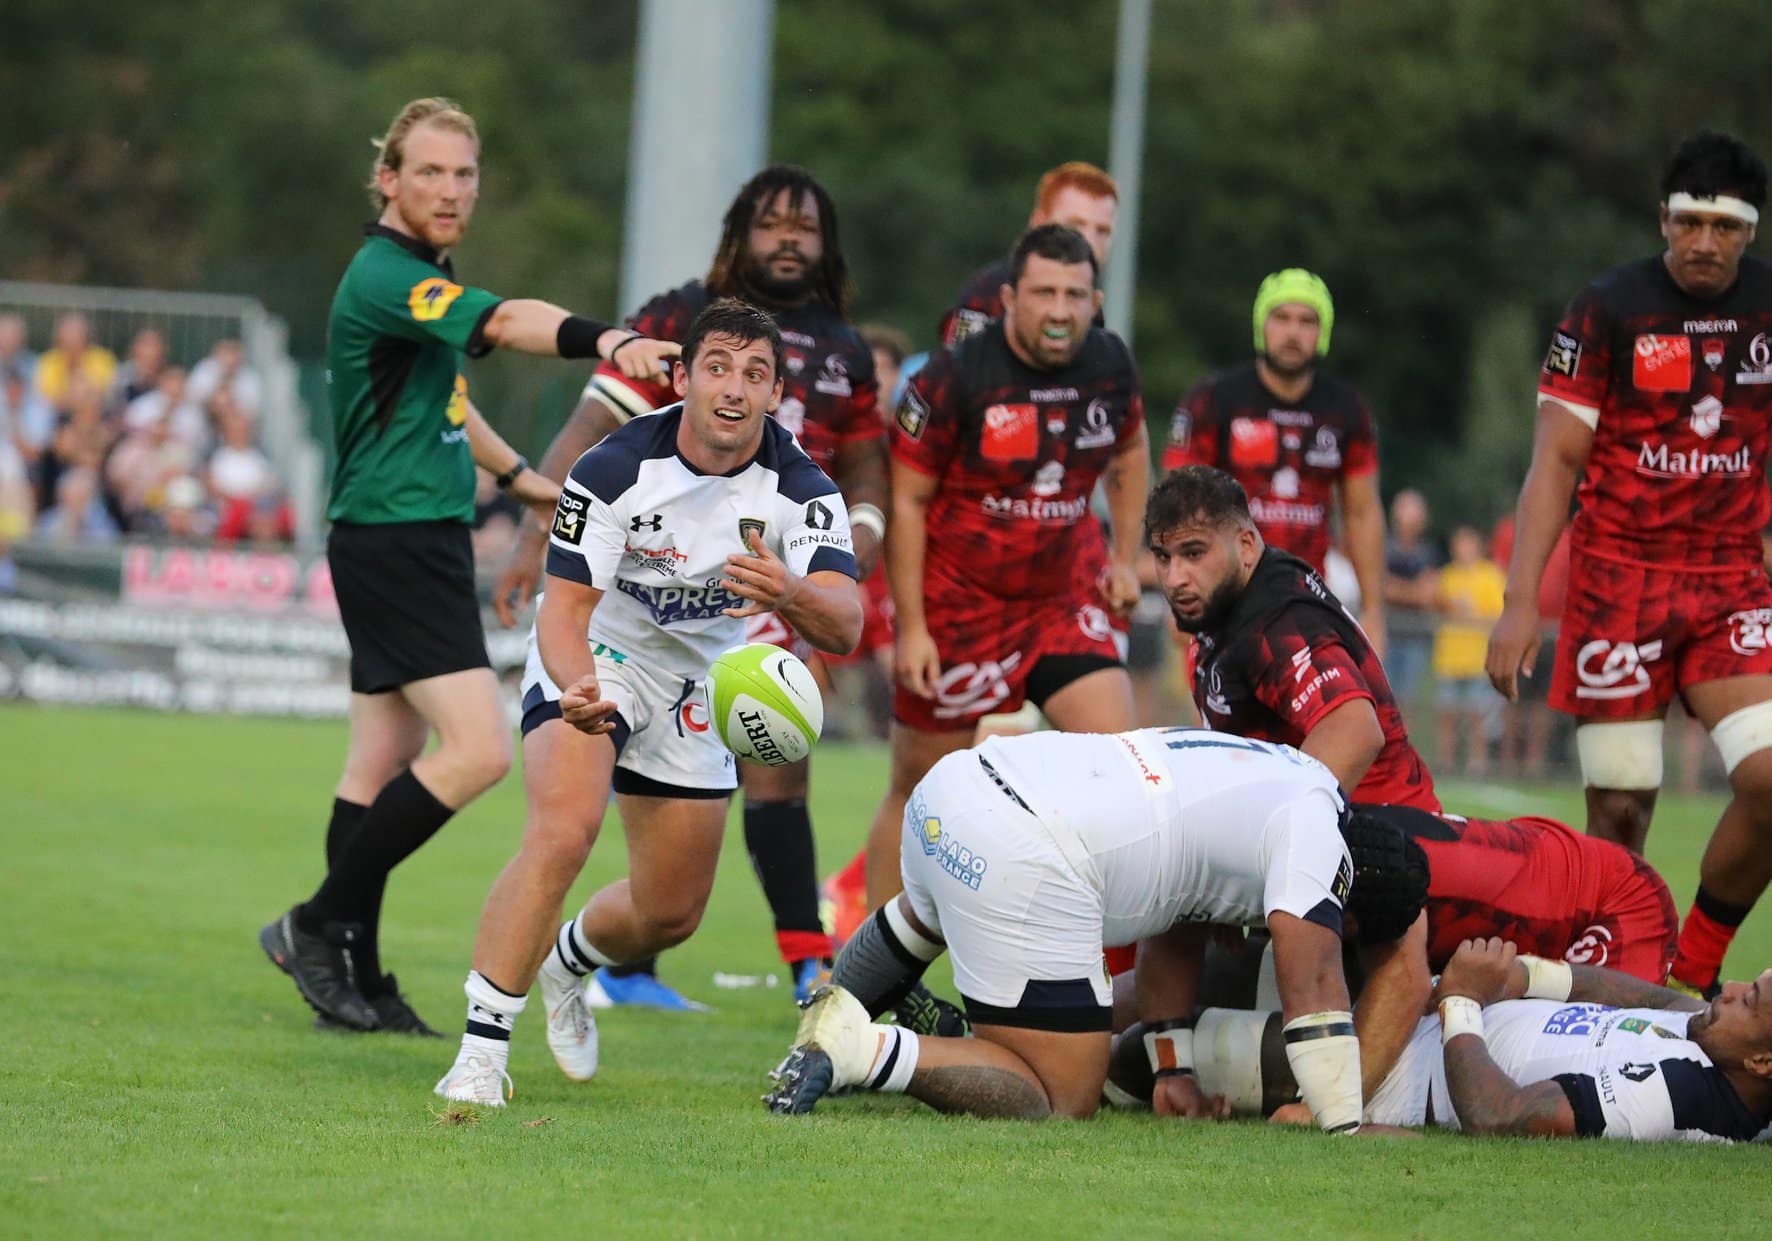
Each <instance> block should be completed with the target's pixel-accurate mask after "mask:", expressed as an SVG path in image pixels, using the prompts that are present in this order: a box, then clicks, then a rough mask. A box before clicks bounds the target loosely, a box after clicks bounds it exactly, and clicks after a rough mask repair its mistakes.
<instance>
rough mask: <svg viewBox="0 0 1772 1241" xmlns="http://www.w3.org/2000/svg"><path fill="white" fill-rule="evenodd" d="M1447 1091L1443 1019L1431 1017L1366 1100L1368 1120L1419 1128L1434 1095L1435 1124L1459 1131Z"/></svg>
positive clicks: (1420, 1025) (1423, 1021) (1418, 1027)
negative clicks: (1442, 1037)
mask: <svg viewBox="0 0 1772 1241" xmlns="http://www.w3.org/2000/svg"><path fill="white" fill-rule="evenodd" d="M1436 1080H1437V1082H1438V1085H1437V1087H1436ZM1445 1090H1446V1058H1445V1056H1444V1054H1442V1052H1441V1050H1440V1019H1439V1017H1437V1016H1432V1015H1430V1016H1427V1017H1423V1018H1422V1019H1421V1020H1420V1021H1419V1022H1417V1023H1416V1025H1415V1033H1414V1034H1412V1035H1410V1036H1409V1041H1408V1042H1407V1043H1405V1044H1404V1045H1403V1054H1402V1055H1400V1056H1398V1057H1397V1062H1396V1064H1394V1065H1392V1066H1391V1071H1390V1072H1389V1073H1386V1074H1385V1076H1384V1080H1383V1081H1382V1082H1380V1083H1378V1089H1377V1090H1374V1091H1373V1092H1372V1097H1371V1098H1370V1099H1368V1100H1366V1119H1367V1120H1368V1121H1370V1122H1372V1123H1373V1124H1375V1125H1401V1126H1403V1127H1404V1128H1407V1129H1419V1128H1421V1127H1422V1126H1423V1125H1425V1124H1427V1116H1428V1097H1429V1095H1430V1094H1432V1095H1433V1096H1434V1109H1433V1110H1434V1116H1435V1123H1436V1124H1438V1125H1440V1126H1442V1127H1445V1128H1453V1129H1456V1128H1457V1127H1458V1120H1457V1118H1456V1117H1455V1116H1453V1114H1452V1107H1451V1104H1450V1103H1449V1102H1447V1101H1446V1100H1447V1095H1446V1093H1445Z"/></svg>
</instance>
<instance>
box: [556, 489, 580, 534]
mask: <svg viewBox="0 0 1772 1241" xmlns="http://www.w3.org/2000/svg"><path fill="white" fill-rule="evenodd" d="M554 537H555V538H558V539H563V540H565V541H566V542H568V543H570V544H572V545H573V546H574V547H577V546H578V544H579V541H580V540H582V539H583V538H584V537H585V502H584V500H583V499H581V498H580V497H578V496H575V495H573V494H572V493H571V492H570V491H562V492H561V493H560V502H559V503H558V504H556V505H555V506H554Z"/></svg>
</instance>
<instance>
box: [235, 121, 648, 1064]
mask: <svg viewBox="0 0 1772 1241" xmlns="http://www.w3.org/2000/svg"><path fill="white" fill-rule="evenodd" d="M376 147H377V150H378V154H377V156H376V160H375V164H374V169H373V172H372V176H371V180H370V184H369V192H370V199H371V201H372V202H373V203H374V204H375V206H376V207H377V208H378V209H379V210H380V212H381V214H380V217H379V218H378V219H377V220H376V221H375V222H374V223H373V224H370V225H369V226H368V227H367V228H365V230H364V232H365V233H366V234H367V236H366V238H365V240H364V242H363V247H362V249H360V250H358V251H357V255H356V257H355V258H354V259H352V260H351V265H350V266H349V267H348V268H347V269H346V270H345V274H344V279H343V280H341V281H340V282H339V286H338V292H337V294H336V295H335V296H334V298H333V302H332V314H331V318H330V321H329V323H328V326H327V347H326V367H327V393H328V399H329V402H330V404H331V407H332V420H333V433H334V436H335V438H336V440H337V447H338V465H337V469H336V471H335V473H334V475H333V480H332V498H331V503H330V505H329V506H328V509H327V517H328V518H329V519H330V520H331V522H332V532H331V534H330V535H329V537H328V539H327V548H326V552H327V559H328V561H329V562H330V564H331V568H332V582H333V589H334V592H335V593H336V595H337V597H338V605H339V614H340V617H341V618H342V619H343V621H344V626H345V634H346V636H347V637H348V638H349V639H350V644H351V742H350V750H349V752H348V754H347V755H346V757H345V767H344V775H343V776H342V777H341V778H340V780H339V783H338V789H337V792H336V794H335V799H334V801H333V803H332V821H331V824H330V826H329V827H328V828H327V832H326V860H327V873H326V878H325V881H324V882H322V883H321V885H320V887H319V890H318V891H316V892H315V893H314V894H313V896H312V897H310V898H309V899H308V900H307V901H305V902H303V903H300V904H297V905H296V906H294V907H293V908H292V909H290V910H289V912H287V913H285V914H283V915H282V916H281V917H279V918H277V919H275V920H274V921H272V922H271V923H270V925H268V926H266V927H265V928H264V929H263V930H262V931H261V932H260V933H259V943H260V945H261V946H262V947H263V948H264V950H265V952H266V953H267V954H268V955H269V956H270V958H271V960H272V962H273V963H275V964H276V965H277V966H278V968H280V969H282V970H283V971H284V972H285V973H287V974H288V975H289V976H290V977H291V978H292V979H294V981H295V985H296V987H297V988H298V989H299V990H300V992H301V994H302V998H303V999H305V1000H306V1001H307V1002H308V1004H309V1005H311V1006H312V1007H313V1008H314V1010H315V1011H316V1012H318V1013H319V1014H320V1024H322V1025H330V1026H335V1027H341V1028H344V1029H350V1030H377V1029H380V1030H394V1031H400V1032H405V1033H414V1034H434V1033H435V1032H434V1031H432V1030H430V1029H429V1028H428V1027H427V1026H426V1025H425V1024H424V1022H423V1021H421V1020H420V1019H419V1017H418V1015H417V1014H416V1013H415V1012H413V1011H412V1008H411V1007H410V1006H409V1005H408V1004H407V1003H406V1002H405V1000H404V999H402V998H401V996H400V993H399V990H398V989H397V987H396V986H395V982H394V978H393V976H392V975H391V974H384V973H383V972H382V967H381V961H380V959H379V954H378V951H377V944H376V937H377V926H378V923H379V921H380V915H381V903H382V892H383V890H384V888H385V887H386V884H387V878H388V873H389V872H390V871H391V870H393V868H394V867H395V866H397V865H399V863H400V862H401V861H403V860H404V859H405V858H407V857H408V856H409V855H411V854H412V853H413V852H414V851H415V850H416V849H418V848H419V846H421V845H422V844H424V843H425V841H427V840H429V839H430V838H431V837H432V836H433V835H434V834H435V833H436V832H437V830H438V829H439V828H441V827H442V826H443V824H444V823H445V822H447V821H448V819H449V817H450V816H451V815H453V814H454V813H455V812H456V811H457V810H459V809H461V808H462V807H463V806H465V805H467V804H468V803H469V802H470V801H472V800H473V799H474V798H476V797H478V796H479V795H480V794H481V793H483V792H484V791H485V790H486V789H488V788H490V787H491V786H492V785H493V784H495V783H497V782H498V780H499V779H500V778H501V777H502V776H503V775H504V774H505V772H506V771H507V770H508V769H509V768H510V765H511V737H510V730H509V728H508V727H507V724H506V720H505V714H504V707H503V704H502V702H501V700H500V697H499V693H498V683H497V681H496V680H495V678H494V676H493V673H492V669H491V666H490V664H489V661H488V660H487V657H486V642H485V635H484V633H483V632H482V630H481V626H480V609H479V604H478V602H477V600H476V598H475V594H474V562H473V555H472V551H471V549H470V546H469V542H468V523H469V522H470V521H471V520H472V518H473V515H474V467H475V466H476V465H478V466H481V467H482V468H484V469H486V470H488V471H490V472H491V473H492V474H493V475H495V476H496V477H497V479H498V482H499V485H500V486H501V487H503V488H504V489H506V490H507V491H509V492H510V493H511V494H512V495H513V496H514V497H515V498H517V499H518V500H520V501H522V502H523V503H525V504H533V505H537V506H543V507H551V506H552V505H553V504H554V501H555V499H556V498H557V496H558V494H559V490H560V489H559V487H558V485H556V484H555V483H553V482H551V481H549V480H548V479H546V478H543V477H542V476H541V475H540V474H538V473H536V472H535V471H533V470H531V469H530V468H529V466H528V463H527V462H526V461H524V459H523V458H522V456H521V455H519V454H518V453H517V452H516V450H515V449H513V448H512V447H511V446H510V445H509V444H506V443H505V442H504V440H503V439H502V438H500V437H499V435H498V434H497V432H495V431H493V430H492V428H491V427H489V426H488V425H487V424H486V422H485V421H484V420H483V419H482V418H481V416H480V413H479V411H478V410H476V409H475V408H474V406H473V403H472V402H471V401H470V400H469V399H468V386H467V380H466V377H465V376H464V375H463V373H462V361H463V358H464V356H466V357H480V356H482V355H484V354H486V353H488V352H490V351H491V350H493V349H495V348H504V349H516V350H520V351H522V352H524V353H536V354H545V355H549V356H558V357H562V358H590V357H602V358H606V359H609V360H611V361H614V362H616V363H618V364H619V365H620V366H621V367H622V369H623V371H624V372H626V373H628V374H631V375H633V376H634V377H636V378H639V377H642V376H649V375H651V374H653V373H654V372H656V371H659V370H662V369H664V367H665V366H666V365H667V363H668V359H669V358H671V357H673V356H675V355H676V354H677V353H678V351H679V350H678V346H676V345H675V344H670V343H666V342H661V341H654V340H648V339H645V338H643V337H639V336H636V335H635V334H634V333H632V332H629V331H627V330H626V329H624V328H615V327H610V326H609V325H607V324H603V323H598V322H595V321H593V320H591V319H586V318H582V317H580V316H578V315H574V314H570V313H568V312H567V311H565V310H563V309H561V308H560V307H558V306H553V305H550V304H549V303H547V302H542V301H535V300H532V299H511V300H504V299H501V298H499V297H498V296H496V295H495V294H492V293H489V292H487V291H485V290H484V289H476V288H474V287H472V286H469V285H464V284H460V283H458V282H457V281H456V277H455V270H454V268H453V266H452V265H451V262H450V258H449V252H450V250H451V249H452V248H453V247H454V246H456V245H457V244H458V243H459V242H460V241H461V240H462V238H463V237H464V236H465V235H466V234H467V230H468V223H469V221H470V220H471V219H472V218H473V214H474V204H475V202H476V201H477V200H478V198H479V195H480V164H479V159H480V138H479V133H478V130H477V129H476V128H475V125H474V120H473V118H472V117H471V116H469V115H468V114H467V113H466V112H464V111H462V110H461V108H460V107H459V106H457V105H456V104H455V103H454V102H452V101H450V100H448V99H417V100H414V101H413V102H411V103H409V104H407V105H406V106H405V107H404V108H402V109H400V112H399V114H398V115H397V116H395V118H394V121H393V123H392V124H391V125H390V126H389V127H388V131H387V134H386V136H385V137H383V138H382V139H381V140H380V141H379V142H377V143H376ZM433 731H434V732H435V733H436V734H437V738H438V744H437V745H436V747H435V748H433V749H432V750H431V752H430V753H428V754H426V753H424V750H425V743H426V740H427V738H428V737H429V735H430V734H431V733H432V732H433Z"/></svg>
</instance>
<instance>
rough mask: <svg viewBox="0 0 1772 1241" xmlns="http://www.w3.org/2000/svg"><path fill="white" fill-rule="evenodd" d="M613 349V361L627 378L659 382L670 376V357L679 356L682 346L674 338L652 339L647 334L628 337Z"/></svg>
mask: <svg viewBox="0 0 1772 1241" xmlns="http://www.w3.org/2000/svg"><path fill="white" fill-rule="evenodd" d="M628 339H630V340H632V341H633V343H632V344H624V345H622V346H620V347H619V348H618V349H616V351H615V358H614V362H615V365H616V367H617V368H619V369H620V371H621V373H622V374H623V375H625V376H626V377H627V378H629V379H638V380H641V381H642V382H645V383H660V382H663V381H664V380H668V379H669V378H670V377H671V359H672V358H675V357H679V356H681V354H682V352H683V346H682V345H679V344H678V343H677V342H676V341H674V340H653V339H652V338H651V337H648V336H637V337H629V338H628Z"/></svg>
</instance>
